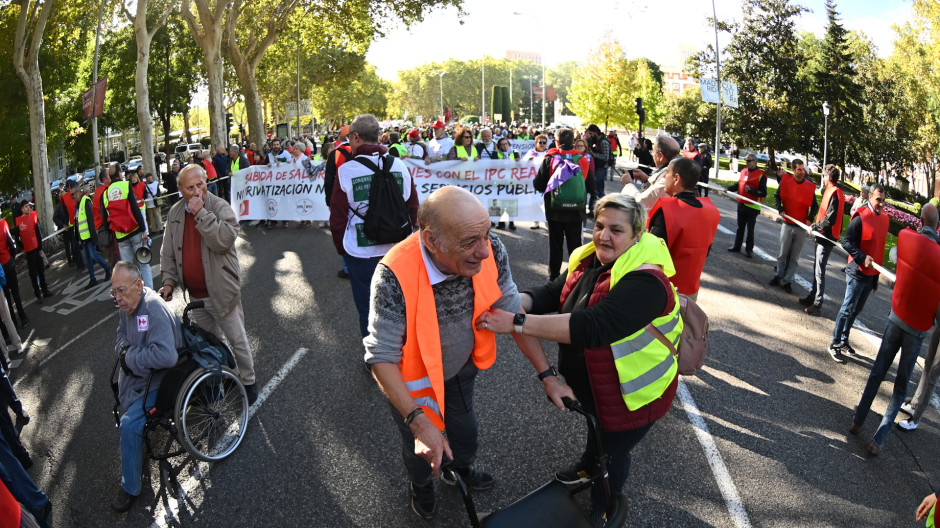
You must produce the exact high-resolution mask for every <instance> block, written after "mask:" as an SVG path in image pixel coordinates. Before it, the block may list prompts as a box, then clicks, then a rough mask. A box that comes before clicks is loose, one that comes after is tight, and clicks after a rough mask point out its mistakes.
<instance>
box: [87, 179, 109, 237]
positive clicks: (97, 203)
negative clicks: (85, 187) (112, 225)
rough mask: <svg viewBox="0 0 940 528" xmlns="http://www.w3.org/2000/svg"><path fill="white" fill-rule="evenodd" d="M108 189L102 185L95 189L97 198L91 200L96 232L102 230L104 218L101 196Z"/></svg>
mask: <svg viewBox="0 0 940 528" xmlns="http://www.w3.org/2000/svg"><path fill="white" fill-rule="evenodd" d="M107 189H108V188H107V187H106V186H105V185H104V184H103V183H102V184H100V185H98V187H96V188H95V197H94V198H92V199H91V213H92V214H93V215H94V216H95V230H98V229H101V224H103V223H104V218H102V217H101V195H102V194H104V191H106V190H107Z"/></svg>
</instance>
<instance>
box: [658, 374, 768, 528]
mask: <svg viewBox="0 0 940 528" xmlns="http://www.w3.org/2000/svg"><path fill="white" fill-rule="evenodd" d="M676 394H677V395H678V396H679V400H680V401H681V402H682V407H683V408H684V409H685V413H686V415H688V417H689V421H690V422H692V426H693V428H694V430H695V436H696V437H698V441H699V443H700V444H702V449H704V450H705V458H707V459H708V465H709V466H711V468H712V473H713V474H714V475H715V482H717V483H718V489H719V490H720V491H721V496H722V497H724V499H725V504H726V505H727V506H728V513H729V514H730V515H731V521H732V522H733V523H734V526H736V527H737V528H750V526H751V520H750V519H749V518H748V516H747V511H746V510H745V509H744V503H743V502H741V496H740V495H738V489H737V488H736V487H735V486H734V481H733V480H731V474H730V473H728V468H727V466H725V461H724V459H722V458H721V452H720V451H718V446H717V445H715V439H714V438H713V437H712V434H711V432H709V430H708V424H707V423H705V418H703V417H702V414H701V413H700V412H699V410H698V407H697V406H696V405H695V400H693V399H692V393H690V392H689V388H688V386H686V384H685V382H683V381H682V380H681V379H680V380H679V387H678V389H677V390H676Z"/></svg>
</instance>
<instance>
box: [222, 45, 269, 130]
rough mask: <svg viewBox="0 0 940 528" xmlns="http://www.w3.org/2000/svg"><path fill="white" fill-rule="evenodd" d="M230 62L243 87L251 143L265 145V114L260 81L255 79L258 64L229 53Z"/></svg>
mask: <svg viewBox="0 0 940 528" xmlns="http://www.w3.org/2000/svg"><path fill="white" fill-rule="evenodd" d="M229 60H230V61H231V62H232V67H233V68H234V69H235V75H236V77H238V84H239V85H241V89H242V95H243V96H244V97H245V111H246V112H247V114H248V119H247V122H248V135H249V136H250V138H251V142H253V143H256V144H258V145H261V144H263V143H264V141H265V139H264V113H263V108H262V106H261V94H260V93H259V92H258V79H257V78H256V77H255V71H256V70H257V64H253V63H251V62H249V61H246V60H243V59H241V58H240V57H239V54H235V53H229Z"/></svg>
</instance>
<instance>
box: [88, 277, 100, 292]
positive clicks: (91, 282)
mask: <svg viewBox="0 0 940 528" xmlns="http://www.w3.org/2000/svg"><path fill="white" fill-rule="evenodd" d="M97 285H98V281H96V280H95V279H91V280H90V281H88V285H87V286H85V289H86V290H90V289H92V288H94V287H95V286H97Z"/></svg>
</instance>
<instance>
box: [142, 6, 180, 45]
mask: <svg viewBox="0 0 940 528" xmlns="http://www.w3.org/2000/svg"><path fill="white" fill-rule="evenodd" d="M175 3H176V2H175V0H173V1H170V2H167V4H166V9H164V10H163V13H161V14H160V16H159V17H157V22H156V23H155V24H154V26H153V29H151V30H150V31H148V33H150V38H151V39H153V36H154V35H156V34H157V31H159V30H160V28H162V27H163V26H165V25H166V21H167V20H168V19H169V18H170V13H171V12H173V6H174V4H175ZM145 29H146V28H145Z"/></svg>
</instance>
